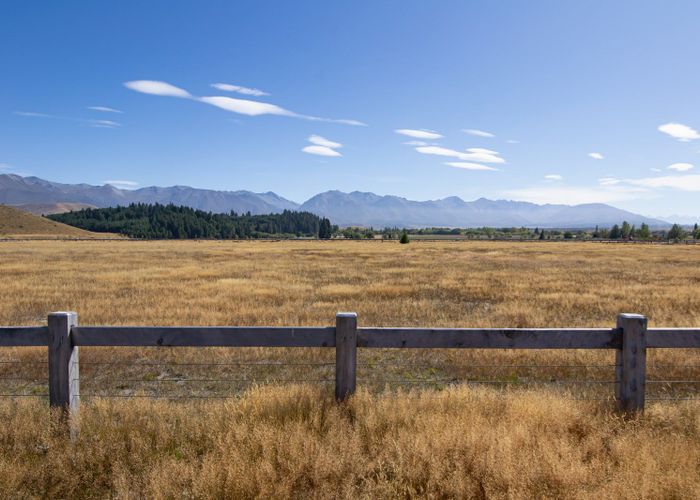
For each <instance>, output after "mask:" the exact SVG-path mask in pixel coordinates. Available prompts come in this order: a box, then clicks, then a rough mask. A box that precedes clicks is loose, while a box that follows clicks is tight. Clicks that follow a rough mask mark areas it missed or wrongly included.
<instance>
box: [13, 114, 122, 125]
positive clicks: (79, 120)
mask: <svg viewBox="0 0 700 500" xmlns="http://www.w3.org/2000/svg"><path fill="white" fill-rule="evenodd" d="M14 113H15V114H16V115H19V116H27V117H34V118H51V119H55V120H62V121H70V122H74V123H75V122H77V123H82V124H86V125H89V126H90V127H94V128H118V127H121V126H122V125H121V123H118V122H115V121H113V120H93V119H86V118H74V117H71V116H57V115H49V114H46V113H35V112H28V111H15V112H14Z"/></svg>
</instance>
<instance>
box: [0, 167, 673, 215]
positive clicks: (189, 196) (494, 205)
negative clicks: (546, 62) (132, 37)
mask: <svg viewBox="0 0 700 500" xmlns="http://www.w3.org/2000/svg"><path fill="white" fill-rule="evenodd" d="M0 203H2V204H6V205H15V206H19V207H21V208H24V209H25V210H28V211H31V212H33V213H39V214H49V213H57V212H63V211H67V210H77V209H80V208H86V207H112V206H117V205H128V204H130V203H162V204H168V203H174V204H175V205H184V206H188V207H192V208H197V209H200V210H206V211H209V212H216V213H225V212H230V211H232V210H233V211H235V212H237V213H245V212H251V213H253V214H267V213H276V212H281V211H283V210H285V209H288V210H304V211H308V212H312V213H314V214H317V215H319V216H322V217H328V218H329V219H330V220H331V222H333V224H338V225H340V226H350V225H353V226H366V227H368V226H373V227H375V228H382V227H385V226H392V227H393V226H398V227H411V228H418V227H481V226H492V227H511V226H516V227H520V226H525V227H557V228H589V227H594V226H596V225H598V226H601V227H609V226H612V225H613V224H620V223H621V222H622V221H623V220H626V221H628V222H629V223H630V224H636V225H637V226H639V225H640V224H641V223H643V222H646V223H647V224H649V225H650V226H652V227H663V226H667V225H668V222H666V221H663V220H660V219H654V218H650V217H645V216H643V215H639V214H635V213H632V212H628V211H626V210H620V209H618V208H615V207H612V206H610V205H605V204H603V203H587V204H583V205H550V204H547V205H537V204H535V203H528V202H523V201H506V200H487V199H485V198H480V199H478V200H476V201H464V200H462V199H461V198H458V197H456V196H452V197H449V198H444V199H441V200H431V201H412V200H407V199H405V198H401V197H398V196H380V195H377V194H374V193H363V192H359V191H355V192H352V193H344V192H341V191H326V192H324V193H319V194H317V195H315V196H313V197H311V198H310V199H308V200H306V201H305V202H304V203H301V204H299V203H296V202H293V201H291V200H287V199H285V198H283V197H281V196H279V195H278V194H275V193H272V192H267V193H253V192H251V191H215V190H210V189H197V188H192V187H188V186H172V187H155V186H153V187H145V188H141V189H133V190H127V189H118V188H116V187H114V186H112V185H109V184H106V185H104V186H93V185H89V184H61V183H58V182H50V181H46V180H43V179H39V178H38V177H22V176H19V175H14V174H4V175H0Z"/></svg>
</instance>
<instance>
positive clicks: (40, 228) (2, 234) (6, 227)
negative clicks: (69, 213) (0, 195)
mask: <svg viewBox="0 0 700 500" xmlns="http://www.w3.org/2000/svg"><path fill="white" fill-rule="evenodd" d="M7 237H50V238H104V237H105V235H104V234H96V233H91V232H90V231H84V230H82V229H78V228H75V227H71V226H68V225H66V224H61V223H60V222H56V221H52V220H49V219H46V218H44V217H41V216H39V215H34V214H30V213H28V212H25V211H23V210H19V209H17V208H14V207H8V206H6V205H0V238H7Z"/></svg>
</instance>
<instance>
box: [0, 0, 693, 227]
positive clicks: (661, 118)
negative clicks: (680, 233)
mask: <svg viewBox="0 0 700 500" xmlns="http://www.w3.org/2000/svg"><path fill="white" fill-rule="evenodd" d="M698 19H700V2H697V1H674V2H661V1H658V2H654V1H649V2H638V1H615V2H610V1H587V2H575V1H529V2H524V1H510V2H509V1H498V2H494V1H454V2H439V1H438V2H425V1H406V0H403V1H385V2H359V1H353V2H303V1H300V2H282V1H280V2H259V1H251V2H207V1H199V2H184V1H182V2H177V1H168V2H165V1H155V0H149V1H148V2H144V1H141V2H136V1H120V2H93V1H83V2H78V1H61V2H49V1H43V2H36V1H31V0H21V1H20V0H17V1H14V0H8V1H4V2H2V4H0V68H2V72H1V73H0V75H1V76H0V172H4V173H8V172H10V173H11V172H14V173H20V174H27V175H37V176H39V177H43V178H47V179H50V180H55V181H60V182H70V183H75V182H87V183H91V184H102V183H104V182H106V181H112V182H114V181H122V184H120V185H121V186H128V187H139V186H148V185H161V186H164V185H175V184H182V185H191V186H195V187H202V188H214V189H230V190H235V189H249V190H253V191H275V192H276V193H278V194H280V195H282V196H285V197H287V198H290V199H292V200H295V201H303V200H305V199H306V198H308V197H310V196H312V195H313V194H316V193H318V192H321V191H325V190H328V189H340V190H343V191H353V190H361V191H373V192H375V193H378V194H395V195H400V196H405V197H408V198H411V199H418V200H425V199H436V198H442V197H446V196H452V195H457V196H460V197H462V198H464V199H466V200H471V199H475V198H478V197H481V196H484V197H488V198H499V199H500V198H506V199H521V200H528V201H535V202H539V203H544V202H553V203H572V204H573V203H583V202H606V203H610V204H612V205H615V206H619V207H622V208H627V209H631V210H635V211H637V212H640V213H643V214H648V215H669V214H684V215H692V216H700V196H699V193H700V133H699V132H697V131H698V130H700V65H698V59H699V53H700V30H698V27H697V26H698ZM216 84H223V85H216ZM91 108H92V109H91ZM94 108H100V109H94ZM103 108H109V109H111V110H114V111H110V110H109V109H103ZM115 111H118V112H115ZM397 131H399V132H397Z"/></svg>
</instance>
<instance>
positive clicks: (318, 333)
mask: <svg viewBox="0 0 700 500" xmlns="http://www.w3.org/2000/svg"><path fill="white" fill-rule="evenodd" d="M31 346H43V347H48V368H49V402H50V404H51V406H56V407H61V408H63V409H64V410H66V411H77V409H78V406H79V403H80V387H79V386H80V377H79V356H78V352H79V348H80V346H100V347H109V346H115V347H117V346H131V347H326V348H335V397H336V399H337V400H338V401H343V400H345V399H346V398H348V396H350V395H351V394H353V393H354V392H355V387H356V381H357V377H356V371H357V349H358V348H363V349H365V348H369V349H375V348H398V349H415V348H418V349H454V348H458V349H614V350H615V352H616V363H615V400H616V402H617V407H618V408H619V409H620V410H621V411H623V412H626V413H634V412H638V411H642V410H643V409H644V399H645V385H646V352H647V349H649V348H700V328H647V320H646V318H645V317H644V316H641V315H639V314H620V315H619V316H618V318H617V325H616V326H615V327H614V328H371V327H370V328H367V327H360V328H358V326H357V314H355V313H338V314H337V315H336V324H335V326H334V327H245V326H243V327H240V326H239V327H138V326H79V325H78V315H77V314H76V313H74V312H55V313H51V314H49V317H48V323H47V326H43V327H41V326H40V327H0V347H31Z"/></svg>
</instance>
